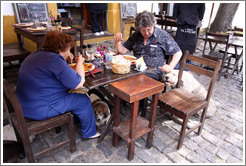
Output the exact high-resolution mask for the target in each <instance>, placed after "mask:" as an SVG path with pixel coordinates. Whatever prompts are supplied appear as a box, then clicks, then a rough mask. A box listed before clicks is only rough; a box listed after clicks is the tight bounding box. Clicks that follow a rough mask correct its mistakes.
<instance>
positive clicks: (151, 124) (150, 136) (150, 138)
mask: <svg viewBox="0 0 246 166" xmlns="http://www.w3.org/2000/svg"><path fill="white" fill-rule="evenodd" d="M158 95H159V94H155V95H153V96H152V106H151V107H152V108H151V109H152V110H151V114H150V119H149V128H150V129H151V131H150V132H149V133H148V136H147V144H146V147H147V148H148V149H149V148H151V146H152V142H153V135H154V129H155V119H156V110H157V102H158Z"/></svg>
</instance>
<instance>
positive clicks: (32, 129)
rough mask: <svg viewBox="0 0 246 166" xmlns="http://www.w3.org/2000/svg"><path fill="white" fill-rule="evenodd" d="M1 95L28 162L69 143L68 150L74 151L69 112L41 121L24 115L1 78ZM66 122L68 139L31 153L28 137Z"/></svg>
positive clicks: (72, 129)
mask: <svg viewBox="0 0 246 166" xmlns="http://www.w3.org/2000/svg"><path fill="white" fill-rule="evenodd" d="M3 95H4V99H5V102H6V105H7V110H8V113H9V116H10V120H11V121H12V124H13V128H14V131H15V134H16V138H17V141H18V142H19V143H21V144H22V147H23V149H24V150H25V154H26V156H27V159H28V162H35V161H36V160H35V157H38V156H41V155H43V154H46V153H48V152H50V151H52V150H55V149H57V148H60V147H62V146H65V145H67V144H68V143H70V150H71V152H74V151H75V150H76V142H75V134H74V122H73V115H72V114H71V112H66V113H64V114H61V115H58V116H55V117H52V118H48V119H46V120H42V121H35V120H31V119H27V118H25V117H24V115H23V112H22V108H21V105H20V103H19V100H18V98H17V96H16V94H15V92H14V90H13V88H12V87H11V85H10V84H9V83H8V81H7V80H6V79H3ZM64 124H68V126H69V127H68V130H69V140H65V141H62V142H60V143H58V144H56V145H52V146H51V147H48V148H46V149H44V150H42V151H39V152H37V153H35V154H34V153H33V150H32V147H31V142H30V139H29V137H30V136H33V135H36V134H39V133H42V132H45V131H48V130H50V129H52V128H55V127H58V126H61V125H64Z"/></svg>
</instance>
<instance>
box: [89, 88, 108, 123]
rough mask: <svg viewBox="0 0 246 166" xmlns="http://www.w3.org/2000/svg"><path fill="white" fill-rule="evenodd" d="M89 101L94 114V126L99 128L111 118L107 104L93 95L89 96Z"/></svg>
mask: <svg viewBox="0 0 246 166" xmlns="http://www.w3.org/2000/svg"><path fill="white" fill-rule="evenodd" d="M90 99H91V103H92V107H93V110H94V114H95V119H96V125H97V126H98V127H99V126H102V125H103V124H106V123H107V122H108V120H109V118H110V116H111V113H110V109H109V106H108V104H107V103H106V102H104V101H102V100H101V99H100V98H99V97H98V96H97V95H95V94H94V93H92V94H91V95H90Z"/></svg>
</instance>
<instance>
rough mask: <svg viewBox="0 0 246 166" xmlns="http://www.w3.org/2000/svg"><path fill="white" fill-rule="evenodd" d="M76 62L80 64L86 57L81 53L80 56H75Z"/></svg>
mask: <svg viewBox="0 0 246 166" xmlns="http://www.w3.org/2000/svg"><path fill="white" fill-rule="evenodd" d="M75 62H76V64H77V63H79V64H83V63H84V62H85V58H84V57H82V55H81V54H79V55H78V56H76V58H75Z"/></svg>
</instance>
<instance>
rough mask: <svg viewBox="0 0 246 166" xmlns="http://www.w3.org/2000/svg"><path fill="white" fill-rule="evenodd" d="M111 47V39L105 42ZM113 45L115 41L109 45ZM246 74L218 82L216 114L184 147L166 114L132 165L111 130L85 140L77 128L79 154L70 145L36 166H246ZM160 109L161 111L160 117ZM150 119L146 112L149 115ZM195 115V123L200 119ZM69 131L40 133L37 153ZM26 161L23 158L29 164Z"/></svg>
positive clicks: (124, 113) (138, 146) (126, 114)
mask: <svg viewBox="0 0 246 166" xmlns="http://www.w3.org/2000/svg"><path fill="white" fill-rule="evenodd" d="M106 43H107V44H110V41H108V42H106ZM111 44H112V43H111ZM202 45H203V42H199V43H198V49H197V51H196V54H197V55H199V54H200V52H201V49H202ZM197 79H198V80H199V81H200V82H201V83H202V84H204V85H206V84H207V83H208V82H207V80H206V78H205V77H203V76H197ZM242 79H243V74H242V73H240V74H239V75H234V76H233V77H232V78H231V79H228V78H224V77H221V80H220V81H219V82H217V81H216V83H215V87H214V91H213V95H212V98H213V99H214V100H215V102H216V112H215V115H214V116H213V117H212V118H210V119H206V120H205V124H204V128H203V131H202V134H201V135H200V136H198V135H197V134H196V133H194V132H193V133H190V134H189V135H187V136H186V137H185V139H184V144H183V147H182V148H181V149H180V150H177V149H176V147H177V143H178V136H179V131H180V125H178V124H176V123H174V122H173V121H172V120H170V119H168V118H167V117H166V116H163V117H160V118H157V120H156V130H155V132H154V139H153V146H152V147H151V148H150V149H147V148H146V138H147V137H146V135H144V136H143V137H141V138H140V139H138V140H137V141H136V146H135V156H134V159H133V160H132V161H129V160H128V159H127V153H128V149H127V144H126V142H125V141H123V140H120V141H119V146H118V147H113V146H112V126H111V127H110V131H109V133H108V134H107V136H106V137H105V139H104V140H103V142H102V143H100V144H97V139H93V140H87V141H82V139H81V138H80V125H79V124H76V143H77V150H76V151H75V152H74V153H71V152H70V151H69V146H67V147H65V148H63V149H60V150H57V151H54V152H52V153H50V154H46V155H45V156H43V157H41V158H38V160H37V162H38V163H84V164H86V163H97V164H99V163H132V164H136V163H162V164H165V163H179V164H189V163H210V164H211V163H219V164H222V165H223V164H224V163H237V164H243V163H245V156H244V155H245V154H244V151H245V149H244V147H245V142H244V141H245V140H244V129H245V128H244V120H243V119H244V115H245V114H244V112H243V105H244V102H243V90H242V89H243V86H242V84H241V83H240V82H241V81H242ZM129 110H130V107H129V105H126V106H125V107H124V108H123V110H122V114H121V118H122V119H126V118H128V117H129V113H130V111H129ZM160 115H163V114H161V111H159V110H158V114H157V117H159V116H160ZM147 117H148V114H147ZM197 120H198V119H196V118H195V117H193V118H192V121H197ZM66 131H67V127H66V126H63V128H62V131H61V133H59V134H56V133H55V132H54V131H53V130H51V131H50V132H47V133H44V134H42V135H37V136H36V138H35V139H34V141H33V142H32V145H33V150H34V151H37V150H39V149H42V148H43V147H45V146H46V145H44V144H43V142H44V140H43V139H46V140H48V141H49V142H50V143H51V144H56V143H58V142H59V141H61V140H63V139H66V138H67V134H66ZM26 162H27V159H26V158H25V159H22V160H19V163H26Z"/></svg>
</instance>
